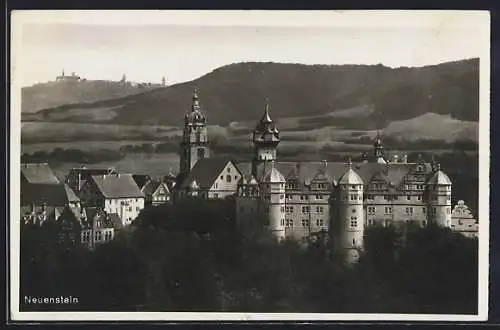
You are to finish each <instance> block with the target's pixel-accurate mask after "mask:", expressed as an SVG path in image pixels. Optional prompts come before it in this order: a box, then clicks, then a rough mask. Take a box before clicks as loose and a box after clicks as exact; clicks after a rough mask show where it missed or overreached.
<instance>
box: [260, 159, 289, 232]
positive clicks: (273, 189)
mask: <svg viewBox="0 0 500 330" xmlns="http://www.w3.org/2000/svg"><path fill="white" fill-rule="evenodd" d="M265 166H266V167H267V168H265V171H264V176H263V177H262V181H261V183H260V191H261V193H262V194H261V205H262V207H261V211H262V213H263V216H264V219H265V221H266V223H265V224H264V226H265V228H267V230H269V231H270V232H271V234H273V235H274V236H275V237H276V238H278V239H279V240H282V239H284V238H285V181H286V180H285V177H284V176H283V175H282V174H281V173H280V171H278V169H277V168H276V167H275V162H274V160H271V161H270V162H266V164H265Z"/></svg>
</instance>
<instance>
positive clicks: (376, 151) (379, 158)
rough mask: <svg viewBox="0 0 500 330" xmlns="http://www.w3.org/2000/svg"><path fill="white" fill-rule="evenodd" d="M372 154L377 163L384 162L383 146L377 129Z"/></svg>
mask: <svg viewBox="0 0 500 330" xmlns="http://www.w3.org/2000/svg"><path fill="white" fill-rule="evenodd" d="M373 155H374V156H375V161H376V162H377V163H379V164H386V161H385V159H384V146H383V145H382V139H381V138H380V133H379V131H377V136H376V137H375V140H374V141H373Z"/></svg>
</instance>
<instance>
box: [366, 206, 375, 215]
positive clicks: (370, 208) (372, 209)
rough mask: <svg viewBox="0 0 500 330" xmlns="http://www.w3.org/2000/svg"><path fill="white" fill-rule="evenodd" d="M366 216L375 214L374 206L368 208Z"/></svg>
mask: <svg viewBox="0 0 500 330" xmlns="http://www.w3.org/2000/svg"><path fill="white" fill-rule="evenodd" d="M368 214H375V206H368Z"/></svg>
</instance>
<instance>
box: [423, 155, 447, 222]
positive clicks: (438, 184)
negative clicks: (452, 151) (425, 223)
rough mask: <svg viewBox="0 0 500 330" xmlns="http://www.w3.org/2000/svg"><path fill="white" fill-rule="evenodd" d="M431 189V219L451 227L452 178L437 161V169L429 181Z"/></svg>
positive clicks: (429, 189) (428, 185) (428, 184)
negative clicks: (442, 169)
mask: <svg viewBox="0 0 500 330" xmlns="http://www.w3.org/2000/svg"><path fill="white" fill-rule="evenodd" d="M427 187H428V191H429V213H428V214H429V221H430V222H431V223H433V224H435V225H438V226H440V227H448V228H451V180H450V178H449V177H448V175H446V174H445V173H444V172H443V171H441V165H440V164H439V163H437V165H436V171H435V172H434V174H433V175H432V177H431V178H430V179H429V181H428V182H427Z"/></svg>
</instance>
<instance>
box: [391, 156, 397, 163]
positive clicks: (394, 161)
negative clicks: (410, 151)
mask: <svg viewBox="0 0 500 330" xmlns="http://www.w3.org/2000/svg"><path fill="white" fill-rule="evenodd" d="M392 162H393V163H397V162H398V155H394V156H392Z"/></svg>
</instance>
